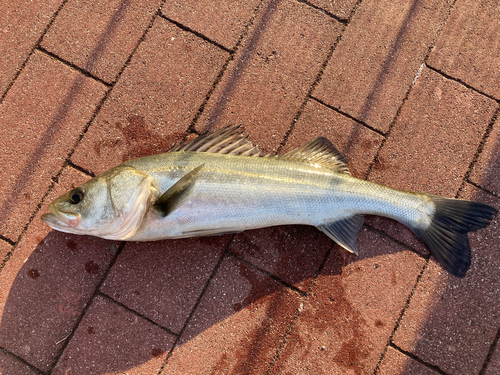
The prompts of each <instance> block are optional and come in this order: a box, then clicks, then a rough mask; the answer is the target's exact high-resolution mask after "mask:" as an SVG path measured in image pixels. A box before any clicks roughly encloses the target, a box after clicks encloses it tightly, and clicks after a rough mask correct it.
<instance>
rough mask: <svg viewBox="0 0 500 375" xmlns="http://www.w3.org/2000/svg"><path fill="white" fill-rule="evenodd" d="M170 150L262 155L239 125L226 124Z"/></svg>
mask: <svg viewBox="0 0 500 375" xmlns="http://www.w3.org/2000/svg"><path fill="white" fill-rule="evenodd" d="M170 151H196V152H210V153H217V154H231V155H241V156H264V154H263V153H262V151H260V150H259V149H258V148H257V147H254V146H253V145H252V144H251V143H250V142H249V141H248V140H247V137H246V136H244V135H243V132H242V131H241V129H240V126H239V125H238V126H234V127H229V126H226V127H224V128H222V129H219V130H217V131H215V132H213V133H207V134H203V135H200V136H199V137H197V138H195V139H193V140H192V141H190V142H186V143H181V144H180V145H179V146H177V147H175V148H173V149H171V150H169V152H170Z"/></svg>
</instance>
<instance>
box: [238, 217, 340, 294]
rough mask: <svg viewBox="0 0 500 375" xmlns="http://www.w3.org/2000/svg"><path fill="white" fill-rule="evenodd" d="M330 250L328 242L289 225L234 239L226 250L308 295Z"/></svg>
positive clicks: (315, 233) (311, 230) (316, 233)
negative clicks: (307, 292) (317, 272)
mask: <svg viewBox="0 0 500 375" xmlns="http://www.w3.org/2000/svg"><path fill="white" fill-rule="evenodd" d="M330 247H331V241H330V239H329V238H328V237H327V236H325V235H324V234H323V233H321V232H320V231H319V230H317V229H316V228H314V227H310V226H300V225H294V226H292V225H289V226H279V227H271V228H264V229H258V230H249V231H245V232H243V233H240V234H238V235H236V237H235V238H234V240H233V241H232V242H231V245H230V247H229V250H230V251H232V252H234V253H235V254H237V255H238V256H240V257H242V258H243V259H245V260H246V261H248V262H250V263H252V264H253V265H255V266H257V267H260V268H262V269H264V270H265V271H267V272H269V273H270V274H272V275H275V276H277V277H279V278H280V279H281V280H283V281H285V282H287V283H289V284H293V285H294V286H296V287H297V288H300V289H302V290H303V291H307V288H308V287H309V284H310V283H311V277H313V276H314V275H315V274H316V271H317V270H318V268H319V266H320V264H321V262H322V261H323V258H324V256H325V254H326V252H327V251H328V249H329V248H330Z"/></svg>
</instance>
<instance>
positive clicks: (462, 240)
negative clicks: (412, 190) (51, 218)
mask: <svg viewBox="0 0 500 375" xmlns="http://www.w3.org/2000/svg"><path fill="white" fill-rule="evenodd" d="M426 195H427V196H428V197H430V198H431V200H432V201H433V202H434V204H435V206H436V211H435V213H434V216H433V218H432V222H431V224H430V225H429V226H428V227H427V228H426V229H421V228H412V230H413V232H414V233H415V234H416V235H417V237H418V238H420V239H421V240H422V241H424V242H425V244H426V245H427V247H428V248H429V250H430V252H431V254H432V255H434V256H435V257H436V259H437V260H438V261H439V263H440V264H441V265H442V266H443V267H444V268H445V269H446V270H448V271H449V272H451V273H452V274H453V275H455V276H458V277H464V276H465V274H466V272H467V270H468V269H469V267H470V263H471V251H470V246H469V239H468V238H467V232H470V231H474V230H478V229H480V228H484V227H485V226H487V225H488V224H489V223H490V221H491V219H492V217H493V215H495V214H496V213H497V212H498V211H497V210H496V209H495V208H493V207H491V206H488V205H487V204H483V203H477V202H471V201H465V200H459V199H449V198H443V197H439V196H435V195H430V194H426Z"/></svg>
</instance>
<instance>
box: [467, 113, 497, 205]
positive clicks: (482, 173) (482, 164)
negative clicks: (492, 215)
mask: <svg viewBox="0 0 500 375" xmlns="http://www.w3.org/2000/svg"><path fill="white" fill-rule="evenodd" d="M470 179H471V181H473V182H475V183H476V184H478V185H480V186H482V187H485V188H486V189H487V190H489V191H492V192H493V193H495V194H497V195H500V119H499V120H497V121H496V122H495V124H494V125H493V130H492V132H491V134H490V136H489V137H488V139H487V140H486V144H485V145H484V148H483V151H482V153H481V154H480V155H479V159H478V161H477V163H476V165H475V166H474V169H473V170H472V173H471V176H470Z"/></svg>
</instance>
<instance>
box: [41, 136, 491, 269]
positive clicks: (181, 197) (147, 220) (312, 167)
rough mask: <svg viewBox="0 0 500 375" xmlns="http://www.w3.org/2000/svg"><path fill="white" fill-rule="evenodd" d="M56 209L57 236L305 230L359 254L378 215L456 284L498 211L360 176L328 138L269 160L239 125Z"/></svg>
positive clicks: (107, 180)
mask: <svg viewBox="0 0 500 375" xmlns="http://www.w3.org/2000/svg"><path fill="white" fill-rule="evenodd" d="M49 210H50V211H51V213H46V214H44V215H42V220H43V221H44V222H45V223H47V224H48V225H49V226H51V227H52V228H54V229H57V230H59V231H62V232H68V233H76V234H88V235H93V236H97V237H102V238H107V239H113V240H127V241H153V240H160V239H165V238H183V237H194V236H208V235H217V234H223V233H236V232H241V231H243V230H246V229H254V228H263V227H268V226H274V225H285V224H307V225H313V226H316V227H317V228H318V229H319V230H321V231H322V232H324V233H325V234H326V235H327V236H329V237H330V238H332V239H333V240H334V241H335V242H337V243H338V244H339V245H341V246H342V247H344V248H345V249H347V250H348V251H350V252H353V253H356V254H357V249H356V237H357V235H358V232H359V230H360V228H361V226H362V225H363V221H364V218H363V215H364V214H372V215H380V216H385V217H389V218H392V219H395V220H397V221H399V222H401V223H403V224H404V225H406V226H407V227H409V228H410V229H411V230H412V231H413V232H414V233H415V234H416V235H417V237H419V238H420V239H421V240H422V241H424V242H425V243H426V245H427V246H428V248H429V249H430V251H431V253H432V254H433V255H434V256H435V257H436V258H437V260H438V261H439V262H440V263H441V264H442V266H443V267H444V268H445V269H447V270H448V271H450V272H451V273H452V274H453V275H456V276H458V277H463V276H464V275H465V273H466V272H467V270H468V269H469V267H470V262H471V251H470V246H469V241H468V238H467V232H469V231H474V230H477V229H479V228H483V227H485V226H486V225H488V224H489V222H490V220H491V219H492V216H493V215H494V214H495V213H496V212H497V210H496V209H495V208H493V207H490V206H488V205H486V204H482V203H476V202H471V201H465V200H458V199H449V198H443V197H439V196H436V195H432V194H426V193H416V192H408V191H401V190H397V189H392V188H390V187H387V186H383V185H379V184H375V183H373V182H370V181H366V180H362V179H358V178H355V177H352V176H351V175H350V173H349V171H348V168H347V162H346V160H345V159H344V157H343V156H342V154H341V153H340V152H339V151H338V150H337V149H336V148H335V146H333V144H332V143H331V142H330V141H329V140H327V139H326V138H322V137H321V138H317V139H315V140H313V141H311V142H309V143H307V144H305V145H304V146H302V147H300V148H298V149H296V150H293V151H291V152H289V153H287V154H285V155H282V156H269V155H266V156H263V155H262V153H261V152H260V151H259V150H258V149H257V148H256V147H253V146H252V145H251V143H250V142H248V141H247V140H246V137H244V136H243V135H242V133H241V131H240V130H239V128H238V127H235V128H228V127H226V128H223V129H221V130H219V131H216V132H214V133H210V134H206V135H202V136H200V137H198V138H196V139H194V140H193V141H191V142H189V143H186V144H183V145H180V146H179V147H177V148H175V149H173V150H171V151H169V152H167V153H165V154H158V155H151V156H146V157H142V158H139V159H134V160H129V161H127V162H125V163H122V164H120V165H118V166H116V167H114V168H112V169H110V170H108V171H106V172H104V173H102V174H100V175H99V176H97V177H94V178H92V179H90V180H89V181H87V182H85V183H84V184H83V185H81V186H79V187H77V188H75V189H73V190H71V191H70V192H68V193H66V194H64V195H62V196H61V197H59V198H57V199H56V200H54V201H53V202H52V203H51V204H50V205H49Z"/></svg>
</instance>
